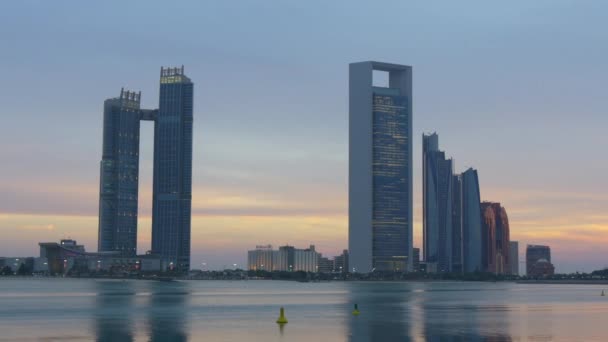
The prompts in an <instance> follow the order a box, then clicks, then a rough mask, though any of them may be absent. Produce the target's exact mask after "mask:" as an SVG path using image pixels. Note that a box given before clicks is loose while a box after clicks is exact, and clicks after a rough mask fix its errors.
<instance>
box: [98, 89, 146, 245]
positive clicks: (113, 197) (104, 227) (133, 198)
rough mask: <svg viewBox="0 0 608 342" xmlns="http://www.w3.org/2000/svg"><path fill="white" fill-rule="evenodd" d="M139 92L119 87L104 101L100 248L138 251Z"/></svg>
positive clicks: (100, 188)
mask: <svg viewBox="0 0 608 342" xmlns="http://www.w3.org/2000/svg"><path fill="white" fill-rule="evenodd" d="M140 99H141V93H136V92H131V91H128V90H126V91H125V90H124V89H121V91H120V96H119V97H117V98H113V99H108V100H106V101H105V102H104V110H103V112H104V113H103V149H102V157H101V163H100V186H99V235H98V250H99V251H100V252H105V251H116V252H118V253H120V254H121V255H124V256H133V255H135V254H137V200H138V184H139V181H138V177H139V127H140V126H139V121H140V116H141V113H140Z"/></svg>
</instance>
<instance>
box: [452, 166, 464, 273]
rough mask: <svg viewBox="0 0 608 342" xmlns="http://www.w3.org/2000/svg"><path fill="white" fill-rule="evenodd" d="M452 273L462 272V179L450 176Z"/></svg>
mask: <svg viewBox="0 0 608 342" xmlns="http://www.w3.org/2000/svg"><path fill="white" fill-rule="evenodd" d="M451 205H452V272H458V273H462V272H464V255H463V235H462V234H463V231H462V177H461V175H453V176H452V203H451Z"/></svg>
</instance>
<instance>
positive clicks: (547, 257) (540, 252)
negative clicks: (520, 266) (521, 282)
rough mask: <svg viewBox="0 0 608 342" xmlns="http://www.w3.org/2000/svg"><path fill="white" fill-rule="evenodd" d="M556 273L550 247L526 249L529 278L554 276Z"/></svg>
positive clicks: (535, 246) (541, 246)
mask: <svg viewBox="0 0 608 342" xmlns="http://www.w3.org/2000/svg"><path fill="white" fill-rule="evenodd" d="M554 272H555V268H554V267H553V264H551V248H550V247H549V246H543V245H528V246H527V247H526V275H527V276H528V277H531V278H542V277H546V276H549V275H553V273H554Z"/></svg>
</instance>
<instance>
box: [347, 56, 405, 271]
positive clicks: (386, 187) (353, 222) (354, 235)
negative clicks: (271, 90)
mask: <svg viewBox="0 0 608 342" xmlns="http://www.w3.org/2000/svg"><path fill="white" fill-rule="evenodd" d="M374 71H376V72H386V73H388V85H387V87H378V86H374V82H373V74H374ZM411 138H412V68H411V67H410V66H405V65H397V64H388V63H381V62H372V61H369V62H360V63H352V64H350V66H349V236H348V239H349V253H350V258H349V271H351V272H359V273H368V272H372V271H374V270H379V271H395V272H403V271H410V270H411V269H412V214H413V205H412V203H413V186H412V141H411Z"/></svg>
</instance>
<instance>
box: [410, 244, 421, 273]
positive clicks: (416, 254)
mask: <svg viewBox="0 0 608 342" xmlns="http://www.w3.org/2000/svg"><path fill="white" fill-rule="evenodd" d="M412 256H413V258H414V260H413V267H412V269H413V271H414V272H420V248H413V249H412Z"/></svg>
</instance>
